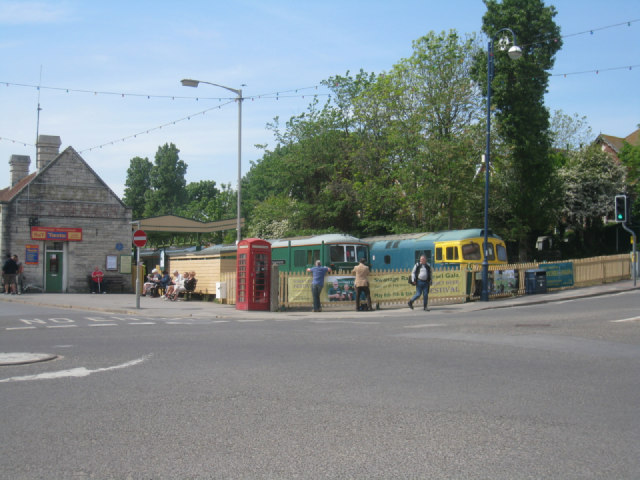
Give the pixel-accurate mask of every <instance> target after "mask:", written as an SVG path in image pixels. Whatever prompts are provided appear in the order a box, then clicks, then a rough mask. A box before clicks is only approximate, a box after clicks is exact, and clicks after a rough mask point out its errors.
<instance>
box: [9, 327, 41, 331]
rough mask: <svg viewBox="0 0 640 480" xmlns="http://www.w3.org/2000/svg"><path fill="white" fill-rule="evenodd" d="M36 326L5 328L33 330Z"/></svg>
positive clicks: (10, 328)
mask: <svg viewBox="0 0 640 480" xmlns="http://www.w3.org/2000/svg"><path fill="white" fill-rule="evenodd" d="M35 328H36V327H7V328H5V330H34V329H35Z"/></svg>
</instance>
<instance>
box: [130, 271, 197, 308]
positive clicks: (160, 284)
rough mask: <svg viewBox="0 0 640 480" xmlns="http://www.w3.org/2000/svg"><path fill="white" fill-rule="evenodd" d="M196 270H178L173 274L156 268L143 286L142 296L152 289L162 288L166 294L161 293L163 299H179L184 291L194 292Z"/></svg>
mask: <svg viewBox="0 0 640 480" xmlns="http://www.w3.org/2000/svg"><path fill="white" fill-rule="evenodd" d="M196 283H197V280H196V272H184V273H182V274H180V272H178V270H175V271H174V272H173V276H170V275H169V274H168V273H164V274H163V273H162V272H161V271H160V270H158V269H157V268H154V269H153V270H152V271H151V273H150V274H149V275H147V281H146V282H145V283H144V285H143V286H142V296H143V297H145V296H146V295H147V293H149V292H150V291H151V290H152V289H154V290H155V289H161V290H163V291H164V294H163V295H161V298H162V299H163V300H177V299H178V296H179V295H180V294H181V293H184V292H193V291H194V290H195V288H196Z"/></svg>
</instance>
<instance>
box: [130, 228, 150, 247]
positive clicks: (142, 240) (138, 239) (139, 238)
mask: <svg viewBox="0 0 640 480" xmlns="http://www.w3.org/2000/svg"><path fill="white" fill-rule="evenodd" d="M133 244H134V245H135V246H136V247H144V246H145V245H146V244H147V234H146V233H144V231H142V230H136V231H135V232H133Z"/></svg>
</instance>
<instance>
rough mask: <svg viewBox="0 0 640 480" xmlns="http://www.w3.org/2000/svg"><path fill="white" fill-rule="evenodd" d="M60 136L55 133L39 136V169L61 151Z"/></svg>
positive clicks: (37, 165) (37, 160)
mask: <svg viewBox="0 0 640 480" xmlns="http://www.w3.org/2000/svg"><path fill="white" fill-rule="evenodd" d="M61 143H62V142H61V141H60V137H58V136H55V135H40V136H38V143H37V145H36V147H37V149H38V153H37V158H36V167H37V168H38V171H40V170H42V169H43V168H44V167H46V166H47V165H48V164H49V162H51V160H53V159H54V158H56V157H57V156H58V154H59V153H60V144H61Z"/></svg>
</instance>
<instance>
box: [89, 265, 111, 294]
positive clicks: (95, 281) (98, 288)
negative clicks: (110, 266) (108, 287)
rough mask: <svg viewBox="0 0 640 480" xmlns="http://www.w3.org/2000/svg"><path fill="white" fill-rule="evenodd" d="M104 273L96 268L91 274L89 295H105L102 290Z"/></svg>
mask: <svg viewBox="0 0 640 480" xmlns="http://www.w3.org/2000/svg"><path fill="white" fill-rule="evenodd" d="M103 280H104V272H103V271H102V270H100V267H96V268H94V269H93V272H91V293H107V292H105V291H104V290H103V285H102V281H103Z"/></svg>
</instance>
